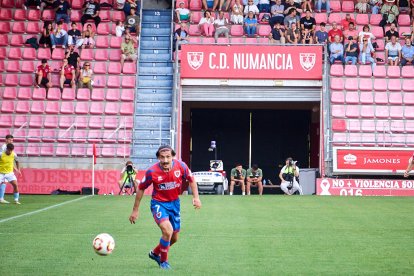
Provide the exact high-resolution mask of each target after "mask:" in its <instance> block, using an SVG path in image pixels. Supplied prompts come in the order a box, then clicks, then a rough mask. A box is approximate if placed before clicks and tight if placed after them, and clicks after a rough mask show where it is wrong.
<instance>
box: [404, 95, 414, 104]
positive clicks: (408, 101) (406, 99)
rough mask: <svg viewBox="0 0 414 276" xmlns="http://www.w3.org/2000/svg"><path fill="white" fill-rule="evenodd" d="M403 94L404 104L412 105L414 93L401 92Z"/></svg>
mask: <svg viewBox="0 0 414 276" xmlns="http://www.w3.org/2000/svg"><path fill="white" fill-rule="evenodd" d="M403 94H404V104H405V105H414V93H403Z"/></svg>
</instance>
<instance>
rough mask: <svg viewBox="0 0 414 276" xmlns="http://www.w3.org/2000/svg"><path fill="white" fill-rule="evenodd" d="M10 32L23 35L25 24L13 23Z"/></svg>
mask: <svg viewBox="0 0 414 276" xmlns="http://www.w3.org/2000/svg"><path fill="white" fill-rule="evenodd" d="M12 32H13V33H15V34H17V33H19V34H23V33H25V32H26V26H25V22H21V21H15V22H14V23H13V27H12Z"/></svg>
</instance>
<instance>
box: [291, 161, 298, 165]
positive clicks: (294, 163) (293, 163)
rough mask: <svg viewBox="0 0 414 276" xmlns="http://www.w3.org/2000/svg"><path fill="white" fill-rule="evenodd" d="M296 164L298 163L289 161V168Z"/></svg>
mask: <svg viewBox="0 0 414 276" xmlns="http://www.w3.org/2000/svg"><path fill="white" fill-rule="evenodd" d="M296 162H298V161H293V160H289V166H293V165H296Z"/></svg>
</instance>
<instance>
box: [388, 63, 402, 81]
mask: <svg viewBox="0 0 414 276" xmlns="http://www.w3.org/2000/svg"><path fill="white" fill-rule="evenodd" d="M387 76H388V77H389V78H400V77H401V70H400V67H399V66H388V69H387Z"/></svg>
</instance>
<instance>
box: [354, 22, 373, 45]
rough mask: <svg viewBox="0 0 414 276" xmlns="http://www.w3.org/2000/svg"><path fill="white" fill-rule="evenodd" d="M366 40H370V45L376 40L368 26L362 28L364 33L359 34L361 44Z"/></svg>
mask: <svg viewBox="0 0 414 276" xmlns="http://www.w3.org/2000/svg"><path fill="white" fill-rule="evenodd" d="M364 38H366V39H368V42H369V43H372V41H373V40H374V39H375V36H374V34H373V33H371V31H370V29H369V26H368V25H364V27H363V28H362V31H360V32H359V34H358V41H359V43H362V42H363V39H364Z"/></svg>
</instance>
